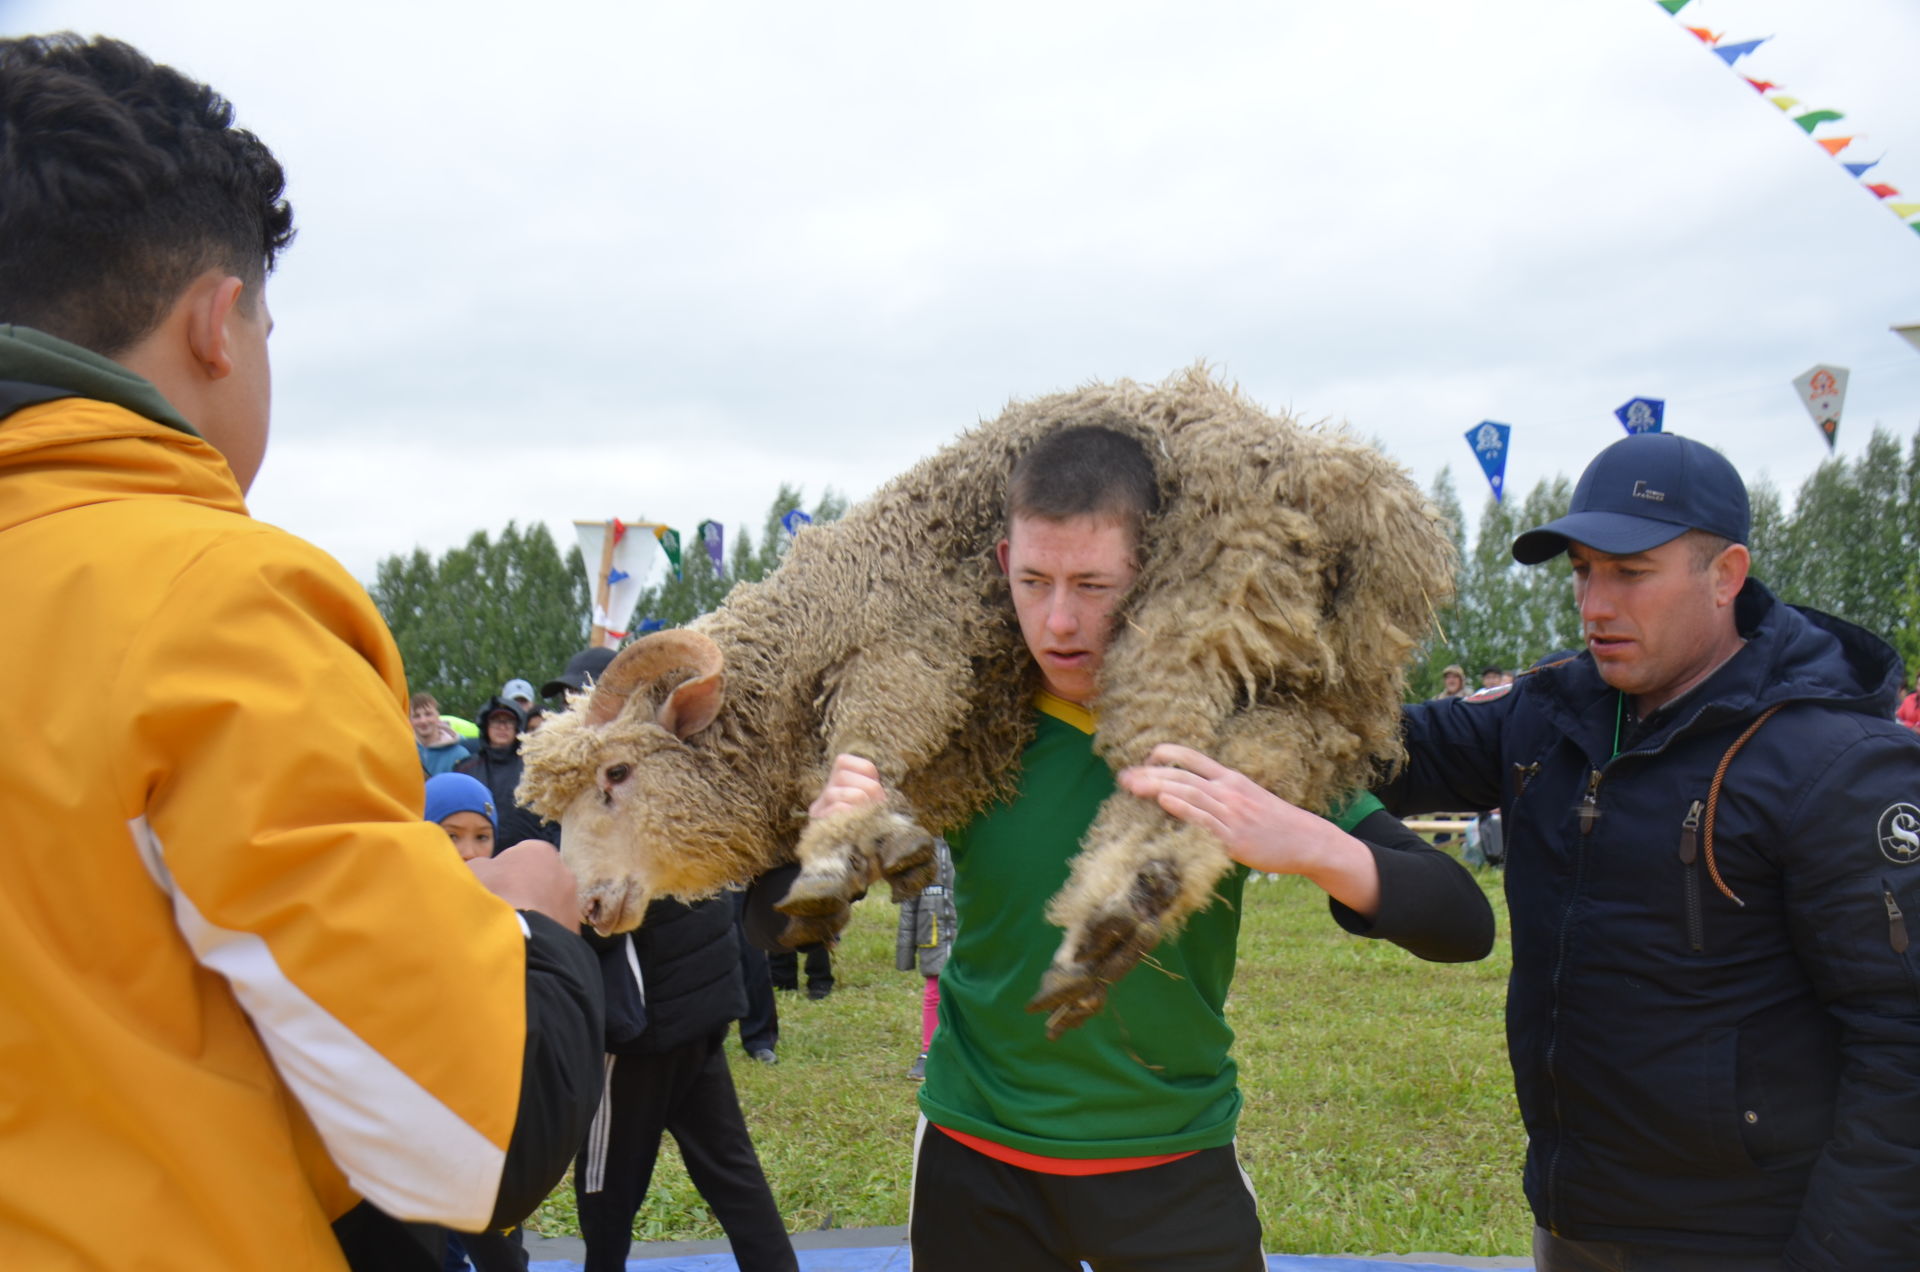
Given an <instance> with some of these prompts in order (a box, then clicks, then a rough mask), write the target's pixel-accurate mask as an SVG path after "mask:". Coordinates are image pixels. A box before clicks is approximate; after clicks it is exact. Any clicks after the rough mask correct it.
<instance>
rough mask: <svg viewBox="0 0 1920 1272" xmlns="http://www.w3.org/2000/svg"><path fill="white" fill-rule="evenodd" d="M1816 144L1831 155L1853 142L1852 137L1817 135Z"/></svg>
mask: <svg viewBox="0 0 1920 1272" xmlns="http://www.w3.org/2000/svg"><path fill="white" fill-rule="evenodd" d="M1813 140H1814V144H1815V145H1817V146H1819V147H1820V148H1821V149H1822V150H1824V151H1826V152H1827V153H1828V154H1830V155H1837V154H1839V153H1840V152H1841V151H1842V150H1845V149H1846V148H1847V147H1848V146H1850V145H1852V144H1853V138H1851V137H1815V138H1814V139H1813Z"/></svg>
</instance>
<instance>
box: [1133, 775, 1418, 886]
mask: <svg viewBox="0 0 1920 1272" xmlns="http://www.w3.org/2000/svg"><path fill="white" fill-rule="evenodd" d="M1120 785H1121V786H1122V787H1123V788H1124V789H1125V790H1126V791H1127V792H1128V793H1129V794H1132V795H1137V796H1139V797H1140V798H1141V799H1150V800H1153V801H1154V802H1155V803H1157V804H1159V805H1160V807H1161V808H1162V809H1163V810H1165V811H1166V813H1167V814H1168V815H1169V816H1171V817H1175V818H1177V819H1179V820H1180V821H1183V822H1186V823H1187V824H1188V825H1190V826H1198V827H1199V828H1201V829H1202V830H1205V831H1207V832H1208V833H1209V834H1211V835H1213V837H1214V838H1216V839H1218V840H1219V841H1220V843H1221V844H1222V846H1224V847H1225V848H1226V850H1227V855H1228V856H1229V857H1232V858H1233V859H1234V860H1235V861H1237V862H1240V863H1241V864H1242V865H1247V866H1251V867H1253V868H1254V869H1255V870H1264V871H1267V872H1268V873H1270V874H1295V875H1304V876H1305V877H1307V878H1308V879H1311V880H1312V881H1313V882H1314V883H1316V884H1318V885H1319V886H1320V888H1321V889H1322V890H1323V891H1325V892H1326V893H1328V894H1329V895H1330V896H1332V897H1333V898H1334V899H1335V900H1337V901H1339V902H1341V903H1342V904H1344V905H1346V906H1347V907H1349V908H1350V909H1352V910H1354V911H1356V912H1358V913H1359V914H1360V915H1362V916H1363V917H1368V918H1371V917H1372V916H1373V914H1374V913H1375V912H1376V911H1377V910H1378V909H1379V906H1380V873H1379V869H1378V867H1376V866H1375V865H1374V861H1373V854H1372V853H1371V852H1369V851H1368V850H1367V846H1366V845H1365V844H1363V843H1361V842H1360V841H1359V840H1358V839H1355V838H1354V837H1353V836H1352V835H1349V834H1347V833H1346V832H1345V831H1343V830H1341V829H1340V828H1339V827H1338V826H1335V825H1334V824H1333V823H1332V822H1330V821H1328V820H1326V819H1325V818H1324V817H1317V816H1315V815H1314V814H1312V813H1310V812H1308V811H1307V810H1306V809H1304V808H1300V807H1297V806H1295V805H1293V804H1289V803H1288V802H1287V801H1286V800H1284V799H1281V798H1280V797H1279V796H1278V795H1275V794H1274V793H1273V792H1271V791H1269V790H1267V789H1266V788H1265V787H1263V786H1261V785H1259V784H1258V783H1256V782H1255V781H1254V780H1253V779H1252V778H1250V777H1248V776H1246V774H1244V773H1241V772H1239V771H1237V770H1235V769H1230V768H1228V767H1227V766H1226V765H1224V764H1222V763H1220V762H1219V761H1218V760H1216V759H1213V758H1212V757H1211V756H1207V755H1203V754H1201V753H1200V752H1198V751H1196V750H1194V749H1193V748H1191V747H1185V746H1177V745H1175V744H1173V743H1162V744H1161V745H1159V746H1156V747H1154V748H1153V750H1152V752H1151V753H1150V754H1149V755H1148V756H1147V763H1146V764H1144V765H1138V766H1135V767H1133V768H1128V769H1123V770H1121V772H1120Z"/></svg>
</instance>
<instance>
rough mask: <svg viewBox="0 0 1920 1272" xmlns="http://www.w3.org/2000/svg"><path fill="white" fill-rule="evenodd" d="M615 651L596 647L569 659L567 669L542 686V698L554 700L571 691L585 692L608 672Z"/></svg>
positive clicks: (584, 650)
mask: <svg viewBox="0 0 1920 1272" xmlns="http://www.w3.org/2000/svg"><path fill="white" fill-rule="evenodd" d="M613 653H614V651H613V650H611V649H604V648H600V647H598V646H596V647H595V648H593V649H583V650H581V651H580V652H579V653H577V654H575V655H574V656H573V657H571V658H569V659H567V669H566V670H565V671H563V672H561V673H560V674H559V675H557V676H555V677H554V678H553V679H552V680H549V681H547V683H546V684H544V685H541V686H540V696H541V697H543V698H552V697H555V696H556V695H559V694H563V693H565V692H567V690H569V689H571V690H573V692H575V693H581V692H583V691H584V690H585V689H586V687H587V686H588V685H590V684H592V683H593V682H594V681H595V680H598V679H599V678H600V677H601V676H603V675H605V674H606V672H607V664H608V663H610V662H612V661H613Z"/></svg>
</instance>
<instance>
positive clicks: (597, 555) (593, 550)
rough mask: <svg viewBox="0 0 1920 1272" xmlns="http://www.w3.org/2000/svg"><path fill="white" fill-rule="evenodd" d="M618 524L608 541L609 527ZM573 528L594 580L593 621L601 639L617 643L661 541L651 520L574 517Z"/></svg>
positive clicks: (589, 578)
mask: <svg viewBox="0 0 1920 1272" xmlns="http://www.w3.org/2000/svg"><path fill="white" fill-rule="evenodd" d="M616 527H617V528H618V530H617V533H615V534H614V541H613V542H612V543H609V542H608V541H607V536H608V533H609V532H610V531H614V530H615V528H616ZM573 530H574V533H575V534H576V535H578V536H579V538H580V555H581V556H582V557H584V558H585V559H586V562H587V579H588V581H589V582H590V583H592V584H593V589H592V596H593V625H594V627H595V628H596V629H599V630H602V631H603V632H604V633H605V634H604V636H603V638H602V643H604V644H606V645H608V646H610V647H611V646H614V645H618V644H619V643H620V642H621V641H622V640H623V639H625V637H626V634H627V624H629V623H631V622H632V621H633V607H634V606H635V605H636V604H637V603H638V602H639V600H640V593H641V592H642V591H644V590H645V588H646V586H647V575H648V573H649V572H651V570H652V569H653V563H654V560H655V559H656V556H658V555H659V554H660V541H659V540H658V539H656V538H655V537H654V533H653V531H654V525H653V523H652V522H651V521H626V522H623V521H620V520H618V519H617V518H616V519H615V520H612V521H576V522H574V523H573Z"/></svg>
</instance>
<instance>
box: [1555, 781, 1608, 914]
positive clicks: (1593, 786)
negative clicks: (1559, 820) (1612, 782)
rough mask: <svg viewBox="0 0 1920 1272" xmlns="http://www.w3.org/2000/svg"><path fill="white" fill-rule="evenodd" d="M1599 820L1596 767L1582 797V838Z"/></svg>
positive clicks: (1598, 785) (1598, 783)
mask: <svg viewBox="0 0 1920 1272" xmlns="http://www.w3.org/2000/svg"><path fill="white" fill-rule="evenodd" d="M1599 820H1600V770H1599V769H1595V770H1593V772H1592V773H1591V774H1589V775H1588V777H1587V793H1586V794H1585V795H1582V796H1581V797H1580V838H1582V839H1585V838H1586V837H1587V836H1588V835H1590V834H1592V833H1593V824H1594V823H1595V822H1597V821H1599ZM1563 935H1564V934H1563Z"/></svg>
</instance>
